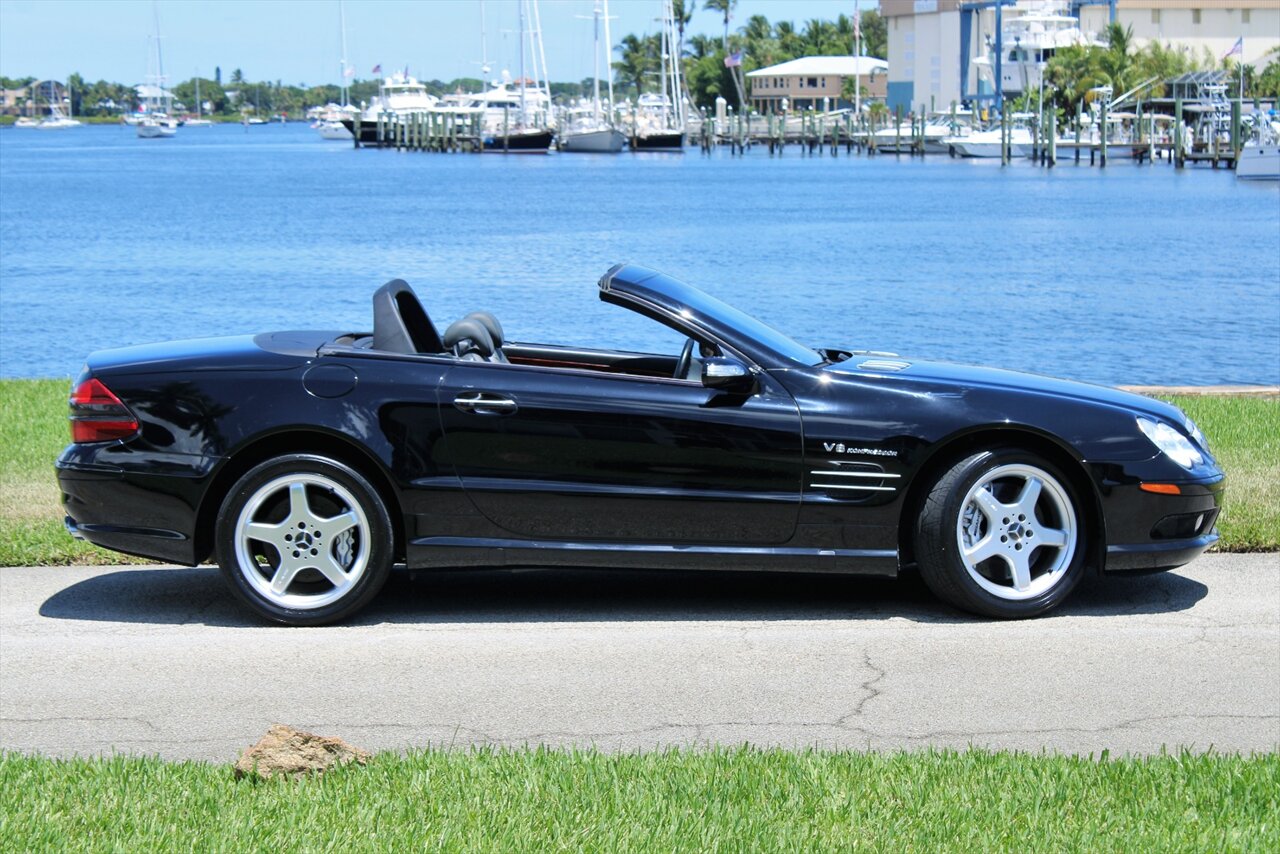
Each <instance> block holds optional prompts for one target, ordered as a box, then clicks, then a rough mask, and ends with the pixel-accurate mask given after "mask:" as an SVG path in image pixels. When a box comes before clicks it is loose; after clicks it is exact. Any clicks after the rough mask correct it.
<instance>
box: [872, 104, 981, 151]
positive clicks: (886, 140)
mask: <svg viewBox="0 0 1280 854" xmlns="http://www.w3.org/2000/svg"><path fill="white" fill-rule="evenodd" d="M971 117H972V114H971V113H970V112H969V111H968V110H964V111H961V112H957V113H956V116H955V119H954V120H953V119H952V117H951V114H950V113H938V114H935V115H933V116H930V117H929V118H928V119H927V120H926V121H925V125H924V132H923V137H924V153H925V154H946V153H947V152H948V151H950V149H951V145H952V144H953V143H951V142H949V141H948V140H950V139H955V138H957V137H967V136H968V135H969V131H970V127H969V124H968V120H969V119H970V118H971ZM918 131H919V129H918V128H914V127H912V125H911V123H910V122H903V123H902V124H901V125H894V126H892V127H887V128H882V129H881V130H878V131H876V132H875V133H874V134H873V135H872V136H873V138H874V139H875V146H876V151H881V152H885V153H889V154H892V153H906V152H909V151H910V150H911V144H912V142H913V141H914V139H915V136H916V134H917V132H918Z"/></svg>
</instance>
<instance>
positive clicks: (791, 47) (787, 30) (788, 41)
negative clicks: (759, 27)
mask: <svg viewBox="0 0 1280 854" xmlns="http://www.w3.org/2000/svg"><path fill="white" fill-rule="evenodd" d="M773 34H774V37H775V38H777V40H778V46H779V47H780V48H781V49H782V52H783V53H784V54H786V55H787V57H788V58H790V59H795V58H796V57H797V56H801V55H802V54H803V53H804V39H802V38H800V34H799V33H797V32H796V25H795V24H793V23H791V22H790V21H779V22H778V23H777V24H775V25H774V27H773Z"/></svg>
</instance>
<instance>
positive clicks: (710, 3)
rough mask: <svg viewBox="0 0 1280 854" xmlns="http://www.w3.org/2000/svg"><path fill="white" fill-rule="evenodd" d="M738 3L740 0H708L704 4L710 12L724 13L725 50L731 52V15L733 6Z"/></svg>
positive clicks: (705, 8) (703, 6) (704, 7)
mask: <svg viewBox="0 0 1280 854" xmlns="http://www.w3.org/2000/svg"><path fill="white" fill-rule="evenodd" d="M737 5H738V0H706V2H704V3H703V4H702V8H703V9H704V10H705V11H708V12H719V13H721V14H722V15H724V40H723V44H724V52H725V53H726V54H727V53H728V52H729V17H730V15H732V13H733V7H734V6H737Z"/></svg>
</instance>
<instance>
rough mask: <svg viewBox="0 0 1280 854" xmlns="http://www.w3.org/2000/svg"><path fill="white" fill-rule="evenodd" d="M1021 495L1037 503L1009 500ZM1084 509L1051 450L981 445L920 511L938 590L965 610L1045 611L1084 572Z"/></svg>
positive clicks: (919, 548) (922, 543)
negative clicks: (1040, 451)
mask: <svg viewBox="0 0 1280 854" xmlns="http://www.w3.org/2000/svg"><path fill="white" fill-rule="evenodd" d="M1033 480H1035V481H1038V482H1039V487H1038V491H1035V492H1033V490H1035V489H1036V487H1035V485H1034V484H1032V481H1033ZM983 493H987V494H986V495H984V494H983ZM1033 495H1034V496H1035V497H1033ZM1018 496H1023V497H1025V498H1026V499H1027V504H1028V505H1029V506H1030V507H1031V509H1032V511H1033V512H1030V513H1026V512H1022V513H1020V512H1019V511H1021V510H1026V509H1027V506H1024V503H1017V502H1015V503H1006V502H1009V501H1010V500H1011V498H1016V497H1018ZM992 499H994V500H992ZM1002 499H1003V500H1002ZM1083 511H1084V508H1083V507H1082V505H1081V503H1080V499H1079V496H1077V494H1076V491H1075V488H1074V487H1073V485H1072V483H1071V481H1070V480H1069V479H1068V478H1067V477H1065V476H1064V475H1063V473H1062V472H1061V470H1059V469H1058V467H1057V466H1055V465H1054V464H1053V463H1051V462H1049V461H1048V460H1046V459H1044V458H1043V457H1041V456H1039V455H1037V454H1034V453H1031V452H1029V451H1025V450H1021V449H1018V448H998V449H993V450H985V451H981V452H979V453H975V454H973V455H971V456H968V457H966V458H965V459H963V460H960V461H959V462H957V463H956V464H955V465H953V466H951V468H950V469H948V470H947V471H946V473H944V474H943V475H942V477H940V478H939V479H938V481H937V483H935V484H934V485H933V487H932V488H931V489H930V491H929V494H928V497H927V498H926V500H925V502H924V506H923V507H922V508H921V510H920V514H919V516H918V517H917V518H916V525H915V552H916V562H917V564H918V565H919V567H920V575H921V577H922V578H923V579H924V582H925V584H926V585H928V587H929V589H930V590H932V591H933V593H934V594H935V595H936V596H938V598H940V599H942V600H943V601H945V602H948V603H949V604H951V605H954V606H955V607H957V608H959V609H961V610H964V611H969V612H971V613H974V614H980V615H982V616H986V617H997V618H1000V619H1022V618H1026V617H1034V616H1037V615H1039V614H1043V613H1045V612H1046V611H1049V610H1051V609H1053V608H1055V607H1057V606H1058V605H1059V604H1061V603H1062V601H1063V600H1065V599H1066V598H1067V597H1068V596H1069V595H1070V594H1071V591H1072V590H1073V589H1074V588H1075V586H1076V584H1078V583H1079V581H1080V578H1081V576H1082V575H1083V574H1084V566H1085V560H1086V554H1087V546H1088V530H1087V519H1086V517H1085V514H1084V512H1083ZM1027 516H1030V517H1031V518H1025V517H1027ZM988 535H989V536H990V539H988ZM1037 537H1039V539H1037ZM1059 539H1061V540H1063V543H1062V545H1057V540H1059ZM966 550H968V552H967V554H968V557H966ZM984 555H989V556H987V557H984ZM1020 568H1021V569H1020ZM1019 582H1021V585H1022V586H1021V587H1020V586H1019Z"/></svg>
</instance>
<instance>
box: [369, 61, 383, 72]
mask: <svg viewBox="0 0 1280 854" xmlns="http://www.w3.org/2000/svg"><path fill="white" fill-rule="evenodd" d="M369 73H370V74H381V73H382V63H381V62H379V63H378V64H377V65H375V66H374V67H373V70H372V71H370V72H369Z"/></svg>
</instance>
